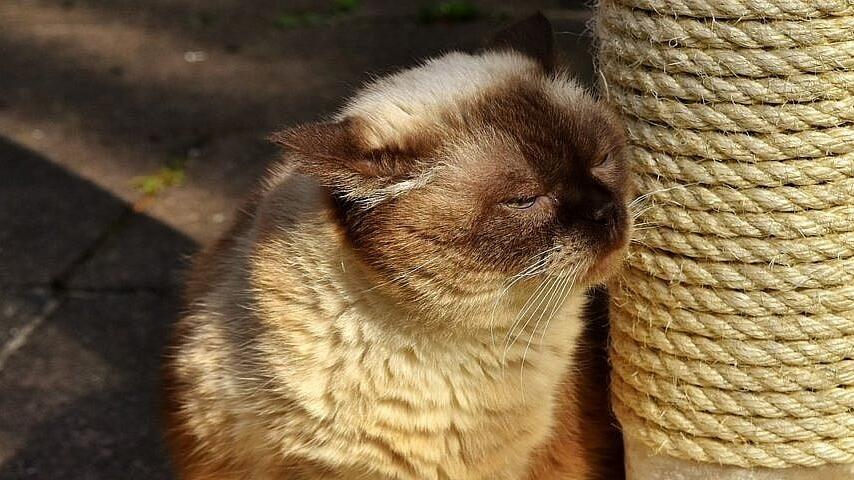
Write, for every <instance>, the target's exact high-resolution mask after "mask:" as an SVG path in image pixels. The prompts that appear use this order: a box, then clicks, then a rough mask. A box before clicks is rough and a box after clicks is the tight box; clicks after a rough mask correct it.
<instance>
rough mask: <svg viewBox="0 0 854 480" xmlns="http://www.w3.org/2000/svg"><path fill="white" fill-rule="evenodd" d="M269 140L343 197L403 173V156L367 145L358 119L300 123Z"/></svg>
mask: <svg viewBox="0 0 854 480" xmlns="http://www.w3.org/2000/svg"><path fill="white" fill-rule="evenodd" d="M270 139H271V140H272V141H273V142H274V143H276V144H278V145H280V146H282V147H283V148H284V149H285V151H286V152H288V153H290V154H291V155H290V156H289V160H290V161H293V162H295V163H296V168H297V170H298V171H300V172H301V173H304V174H306V175H309V176H311V177H314V178H315V179H316V180H317V181H318V183H320V184H321V185H323V186H325V187H329V188H331V189H332V190H334V191H336V192H337V193H340V194H343V195H345V196H359V195H360V194H370V192H371V191H373V190H375V189H378V188H382V187H383V186H384V185H387V184H388V183H390V182H393V181H395V180H396V179H398V178H400V177H403V176H405V175H406V168H405V165H404V164H405V162H404V161H403V159H401V158H399V157H398V156H396V155H393V154H391V153H390V152H386V151H377V150H375V149H371V148H369V147H368V145H367V143H366V142H365V140H364V128H363V127H362V123H361V122H360V121H359V120H358V119H354V118H347V119H344V120H340V121H335V122H318V123H309V124H305V125H300V126H298V127H294V128H290V129H287V130H283V131H281V132H278V133H275V134H273V135H272V136H271V137H270Z"/></svg>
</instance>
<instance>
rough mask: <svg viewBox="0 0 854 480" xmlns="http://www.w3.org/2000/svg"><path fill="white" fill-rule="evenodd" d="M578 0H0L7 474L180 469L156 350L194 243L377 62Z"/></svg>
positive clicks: (573, 43)
mask: <svg viewBox="0 0 854 480" xmlns="http://www.w3.org/2000/svg"><path fill="white" fill-rule="evenodd" d="M537 10H541V11H543V12H544V13H545V14H546V16H548V17H549V18H550V19H551V20H552V23H553V24H554V26H555V30H556V32H557V43H558V45H559V47H560V48H559V51H560V54H561V55H562V57H564V59H565V64H566V66H567V67H568V69H569V70H570V71H571V72H574V73H575V74H577V75H578V76H579V77H580V78H581V79H582V80H583V81H584V82H585V83H587V84H590V81H591V76H592V66H591V59H590V34H589V32H588V30H587V28H586V22H587V21H588V19H589V18H590V14H591V10H590V8H589V7H588V6H585V4H584V2H583V1H567V0H564V1H559V0H552V1H546V0H535V1H526V2H501V1H493V0H482V1H433V2H431V1H394V0H328V1H326V0H323V1H322V0H317V1H284V0H254V1H248V0H0V479H3V480H7V479H24V478H27V479H149V480H151V479H168V478H171V476H170V475H169V471H168V462H167V459H166V456H165V453H164V450H163V446H162V444H161V441H160V431H159V425H158V418H157V405H156V404H157V381H158V380H157V377H158V364H159V356H160V354H161V352H162V347H163V344H164V342H165V338H166V335H167V332H168V328H169V324H170V323H171V321H172V320H173V319H174V318H175V317H176V315H177V314H178V313H179V312H180V302H179V297H180V279H181V272H182V269H183V268H184V267H185V266H186V264H187V259H188V257H189V256H190V255H191V254H192V253H193V252H194V251H195V250H196V249H197V248H198V246H199V245H201V244H204V243H205V242H209V241H211V240H212V239H214V238H215V237H216V236H217V235H218V234H220V233H221V232H222V231H223V230H224V229H225V228H226V227H227V226H228V224H229V223H230V221H231V219H232V217H233V214H234V212H235V209H236V208H237V207H238V206H239V205H240V203H241V199H242V197H243V196H244V195H245V194H246V193H247V192H248V191H249V190H250V189H252V188H253V186H254V185H255V183H256V181H257V179H258V177H259V176H260V175H262V174H263V172H264V170H265V166H266V165H267V164H268V162H269V161H270V160H271V159H273V158H275V156H276V151H275V149H274V148H273V147H272V146H271V145H269V144H268V143H267V142H266V141H265V140H264V138H265V137H266V135H267V134H268V133H270V132H271V131H273V130H275V129H277V128H281V127H284V126H289V125H295V124H298V123H301V122H305V121H309V120H317V119H319V118H322V116H323V115H324V114H327V115H328V114H329V113H331V112H332V111H333V110H334V109H335V108H337V107H338V106H339V105H340V104H341V103H342V100H343V99H344V98H345V97H346V96H347V95H349V94H350V93H351V92H352V91H353V90H354V89H355V88H357V87H358V86H359V85H360V84H362V83H363V82H364V81H366V80H368V79H370V78H371V77H372V76H375V75H378V74H382V73H384V72H389V71H393V70H395V69H398V68H401V67H405V66H408V65H412V64H413V63H415V62H416V61H417V60H419V59H421V58H423V57H425V56H431V55H436V54H439V53H441V52H445V51H448V50H453V49H460V50H473V49H475V48H477V47H478V46H479V45H481V44H482V43H483V42H484V41H485V40H486V39H488V38H489V36H490V35H491V34H493V33H494V32H496V31H497V30H499V29H500V28H501V26H502V25H504V24H507V23H510V22H512V21H514V20H520V19H522V18H524V17H525V16H527V15H530V14H531V13H533V12H535V11H537Z"/></svg>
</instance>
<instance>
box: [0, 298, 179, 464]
mask: <svg viewBox="0 0 854 480" xmlns="http://www.w3.org/2000/svg"><path fill="white" fill-rule="evenodd" d="M4 303H5V302H4ZM176 311H177V307H176V302H175V300H174V298H173V297H171V296H168V295H153V294H148V293H132V294H104V293H98V294H89V295H72V296H70V297H68V298H67V299H66V300H65V302H64V303H63V304H62V305H60V306H59V307H58V308H57V310H56V311H55V312H54V313H53V315H51V316H50V317H49V318H48V319H47V320H46V321H45V322H44V323H43V324H42V325H41V327H40V328H39V329H38V330H37V331H36V333H35V334H34V335H32V336H31V338H30V339H29V341H28V342H27V344H26V345H25V346H23V347H22V348H21V349H19V350H18V351H17V352H16V354H15V355H13V356H12V357H11V358H9V360H8V361H7V362H6V364H5V366H4V368H3V369H2V370H0V392H3V393H2V395H0V478H3V479H9V480H11V479H75V480H82V479H93V480H95V479H99V480H100V479H105V480H106V479H148V480H154V479H166V478H170V477H169V475H168V465H167V462H166V460H165V458H166V456H165V454H164V450H163V446H162V443H161V435H160V431H159V425H158V418H157V407H156V405H157V397H158V393H157V391H158V390H157V382H158V378H157V377H158V375H157V371H158V365H159V358H160V355H161V352H162V346H163V344H164V339H165V337H166V335H167V333H166V332H167V325H168V324H169V322H170V321H171V319H172V318H173V317H174V316H175V314H176Z"/></svg>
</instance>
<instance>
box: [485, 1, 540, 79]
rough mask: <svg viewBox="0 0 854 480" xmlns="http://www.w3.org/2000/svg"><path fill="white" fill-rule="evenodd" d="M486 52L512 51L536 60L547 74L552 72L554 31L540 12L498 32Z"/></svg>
mask: <svg viewBox="0 0 854 480" xmlns="http://www.w3.org/2000/svg"><path fill="white" fill-rule="evenodd" d="M486 49H487V50H514V51H517V52H519V53H522V54H525V55H527V56H528V57H530V58H532V59H534V60H536V61H537V62H538V63H539V64H540V65H542V66H543V69H544V70H545V71H547V72H551V71H552V70H554V66H555V65H554V64H555V59H554V31H553V30H552V24H551V22H549V20H548V19H547V18H546V17H545V16H544V15H543V14H542V13H540V12H537V13H535V14H534V15H531V16H530V17H528V18H526V19H524V20H522V21H520V22H517V23H514V24H513V25H510V26H509V27H507V28H505V29H504V30H502V31H500V32H498V33H497V34H496V35H495V36H494V37H493V38H492V40H491V41H490V42H489V43H488V44H487V46H486Z"/></svg>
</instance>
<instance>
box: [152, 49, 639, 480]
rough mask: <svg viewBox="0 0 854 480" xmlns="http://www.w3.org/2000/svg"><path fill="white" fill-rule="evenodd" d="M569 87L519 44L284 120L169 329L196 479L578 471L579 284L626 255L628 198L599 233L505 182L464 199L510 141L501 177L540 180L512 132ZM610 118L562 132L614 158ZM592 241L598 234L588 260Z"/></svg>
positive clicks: (406, 75)
mask: <svg viewBox="0 0 854 480" xmlns="http://www.w3.org/2000/svg"><path fill="white" fill-rule="evenodd" d="M437 77H439V78H440V79H441V80H443V82H440V83H439V84H436V83H435V81H433V82H431V79H436V78H437ZM507 91H513V92H522V93H521V95H520V96H518V98H517V96H516V94H515V93H514V94H513V99H512V100H507V101H505V98H506V92H507ZM561 102H571V103H573V108H579V109H582V110H581V111H590V112H592V111H593V109H594V108H595V106H594V104H593V102H592V100H590V99H589V98H588V97H586V95H585V94H583V93H582V92H580V91H579V90H578V89H577V88H576V87H575V86H574V85H573V84H572V83H571V82H568V81H567V80H565V79H563V78H562V77H555V76H549V75H547V72H545V71H544V69H543V67H542V65H540V64H538V63H537V62H536V61H534V60H531V59H530V58H527V57H526V56H524V55H521V54H518V53H513V52H508V51H502V52H495V53H485V54H482V55H478V56H470V55H463V54H450V55H448V56H446V57H442V58H440V59H437V60H434V61H432V62H431V63H428V64H426V65H425V66H422V67H419V68H418V69H415V70H411V71H408V72H403V73H401V74H398V75H395V76H392V77H390V78H389V79H386V80H381V81H379V82H377V83H375V84H373V86H371V87H369V88H368V89H367V90H366V91H365V92H363V93H362V94H361V95H359V96H357V97H356V98H355V99H354V100H353V101H351V103H350V105H349V106H348V107H347V108H346V109H345V110H344V112H343V113H342V114H341V115H340V119H339V122H338V123H336V124H335V125H336V126H335V127H332V128H333V129H332V130H330V127H328V126H322V127H311V126H310V127H302V128H299V129H295V130H292V131H290V132H285V133H284V134H281V135H280V136H279V137H278V141H279V142H280V143H282V144H283V145H285V146H286V148H287V149H288V152H289V153H288V155H287V156H286V161H285V162H284V163H283V164H282V165H281V166H280V167H278V168H276V169H274V171H273V172H272V173H271V175H270V177H269V178H268V180H267V182H266V183H265V188H264V189H262V191H261V192H260V193H259V195H258V198H257V201H255V202H253V203H252V204H250V206H249V207H248V208H247V211H246V212H245V214H244V215H243V216H242V218H241V219H240V221H238V223H237V225H236V226H235V227H234V228H233V230H232V231H231V232H230V234H229V235H228V236H227V237H225V238H224V239H223V240H222V241H220V243H218V244H217V245H216V246H214V247H213V248H211V249H209V250H208V251H207V252H206V253H204V254H203V255H202V256H201V257H200V260H199V261H198V264H197V266H196V269H195V275H194V279H193V281H192V282H191V288H190V294H189V295H190V297H191V305H190V307H189V312H188V314H187V315H186V316H185V318H183V319H182V320H181V321H180V323H179V325H178V328H177V330H176V347H175V349H174V350H173V352H172V354H171V358H170V361H169V364H168V371H167V374H168V376H167V378H168V380H169V386H168V391H169V399H170V406H169V408H170V410H169V428H170V436H171V440H172V446H173V452H174V453H175V460H176V467H177V468H178V470H179V472H180V473H181V475H182V477H183V478H186V479H190V480H200V479H223V480H225V479H271V480H272V479H294V480H315V479H377V480H386V479H387V480H392V479H395V480H416V479H417V480H422V479H424V480H426V479H436V480H440V479H449V480H450V479H453V480H475V479H478V480H486V479H495V480H522V479H526V478H542V479H547V478H556V479H557V478H564V479H570V478H585V476H583V475H587V474H589V473H590V472H589V470H592V469H593V467H592V463H593V462H592V460H591V461H590V462H588V461H586V459H585V457H584V455H586V454H587V453H586V452H585V447H584V443H585V441H584V439H583V437H581V432H580V431H579V432H576V430H579V429H581V427H579V426H578V425H577V424H579V422H575V423H576V425H570V424H572V423H573V422H572V421H571V419H573V418H576V417H575V415H581V414H582V411H583V408H582V407H581V406H580V404H581V402H580V400H579V399H576V398H570V397H571V396H572V392H579V391H580V390H578V389H577V388H575V387H576V386H577V384H578V382H577V381H574V375H577V374H578V367H577V364H575V363H574V360H573V355H574V353H575V350H576V346H577V345H578V343H579V336H580V335H581V333H582V330H583V328H584V324H583V322H582V321H581V314H582V310H583V307H584V301H585V296H584V290H585V289H584V287H585V286H586V285H589V284H590V283H591V282H594V281H596V279H598V278H602V276H603V275H604V274H606V273H607V271H608V269H609V268H610V266H611V265H612V264H613V263H616V262H617V259H618V257H619V252H620V251H621V249H622V246H623V245H624V243H625V238H624V237H625V235H626V233H625V231H624V230H625V228H624V227H623V226H621V225H623V223H625V218H624V217H625V211H624V210H625V209H624V207H623V206H621V205H617V206H614V202H613V201H610V200H607V201H606V200H603V201H602V205H605V206H607V209H608V219H606V220H603V219H602V218H600V217H601V215H604V214H601V215H600V213H601V212H600V211H601V210H602V207H601V205H600V204H597V206H596V209H597V210H596V220H595V222H604V223H602V225H603V226H602V227H601V228H600V227H599V226H597V225H598V224H596V225H593V224H591V225H592V226H590V225H587V226H584V227H583V228H590V229H593V230H590V231H591V232H592V233H589V234H587V233H585V234H584V235H591V236H593V237H595V238H600V237H601V238H602V240H601V243H602V246H600V245H592V244H590V241H587V240H584V241H583V242H582V240H583V239H581V240H580V238H581V237H580V236H579V235H581V234H580V233H578V232H577V231H575V230H573V232H575V233H572V232H570V233H567V235H569V236H568V237H567V238H569V240H566V239H563V240H561V242H559V244H555V241H554V240H553V239H552V238H551V234H549V235H546V233H544V232H545V230H544V229H545V228H546V226H545V225H547V224H548V225H552V226H549V227H548V228H550V229H551V228H556V227H554V225H557V223H555V222H557V220H554V221H552V220H548V219H549V218H552V217H551V216H555V218H557V216H558V215H560V214H559V213H558V210H556V209H557V208H558V205H560V204H561V202H559V201H558V200H557V198H558V194H554V196H550V195H552V194H549V195H548V196H547V195H545V194H540V195H539V196H538V194H536V193H532V194H531V195H532V197H531V198H532V199H533V200H528V197H525V196H523V198H522V199H521V200H517V199H516V197H513V196H511V197H510V198H511V200H510V201H509V202H506V203H501V204H500V205H504V206H500V207H492V206H490V207H489V209H490V210H489V211H490V212H492V210H491V209H493V208H499V209H502V210H501V213H489V214H488V215H487V214H480V213H478V214H477V215H475V214H474V213H472V212H475V211H477V212H480V210H479V208H480V207H477V208H475V207H473V206H469V205H480V203H475V202H481V201H482V200H481V199H482V198H483V197H484V196H485V193H484V192H486V191H487V190H479V189H488V188H493V187H494V185H493V184H496V183H500V182H498V181H495V180H493V179H492V178H480V179H478V178H479V177H481V176H485V177H489V176H490V175H493V174H494V173H493V172H492V169H493V168H497V169H501V168H505V167H502V166H500V165H499V166H495V165H491V166H490V167H489V168H484V166H483V165H482V163H483V162H490V161H492V160H477V159H478V158H487V159H488V158H491V157H488V155H494V154H496V152H500V156H501V157H502V159H501V160H496V161H499V162H505V161H506V162H507V165H509V167H507V168H510V169H511V170H512V172H511V174H508V180H507V183H508V185H513V186H512V187H510V186H508V187H505V190H506V189H507V188H511V189H512V188H516V189H522V190H520V191H525V192H527V191H528V190H524V189H525V188H528V187H524V186H518V187H517V186H516V184H517V183H518V182H517V180H519V179H523V178H526V175H527V176H528V177H530V176H531V175H532V174H528V173H525V172H523V171H516V170H513V169H514V168H515V167H512V165H514V164H515V163H518V162H520V161H522V160H521V159H522V158H527V157H526V156H527V155H529V150H528V149H527V148H523V147H519V146H518V145H517V143H518V142H519V141H520V139H523V138H527V137H525V135H530V136H531V138H532V139H535V138H539V136H541V135H549V132H548V131H545V132H544V131H543V128H541V126H540V125H537V123H543V119H542V118H539V115H540V113H538V112H540V111H543V112H547V113H548V115H546V117H543V118H553V119H558V122H557V123H560V122H561V121H562V120H560V119H559V117H560V116H561V115H563V113H561V111H560V110H559V107H554V105H560V104H561ZM449 106H450V107H449ZM585 109H587V110H585ZM529 110H530V111H529ZM514 112H515V113H514ZM526 112H527V113H526ZM516 113H519V114H520V115H521V117H520V118H514V116H516ZM528 114H530V115H533V117H530V116H529V115H528ZM543 115H545V114H543ZM560 118H562V117H560ZM351 119H357V120H351ZM503 121H507V122H511V123H512V122H517V123H518V122H533V123H534V125H529V126H527V127H526V126H519V125H517V126H516V127H513V126H508V127H507V128H508V129H509V128H517V129H518V130H519V131H522V132H527V133H523V134H519V135H520V136H518V137H517V136H516V134H515V133H513V132H512V131H510V130H508V131H506V132H505V131H503V130H502V128H500V125H499V124H500V122H503ZM608 121H610V120H608V119H607V118H606V119H604V120H602V119H597V120H596V121H594V122H593V123H592V124H591V125H590V126H589V129H590V130H589V131H588V130H586V129H587V128H588V127H587V126H585V125H581V124H578V125H574V124H565V125H564V124H561V125H558V126H554V125H552V127H554V128H575V129H579V131H578V132H577V133H578V135H579V138H581V137H582V136H588V135H587V134H591V135H593V134H596V133H601V134H602V135H603V137H602V138H600V139H595V138H588V139H583V140H579V139H572V140H571V141H572V142H574V143H573V148H582V149H587V150H588V151H589V152H598V153H596V155H600V154H601V152H606V153H607V152H611V150H609V149H611V148H612V147H613V146H612V145H611V144H613V143H616V142H618V141H619V135H618V134H617V133H614V132H612V131H611V130H610V129H612V127H611V126H610V124H608V123H607V122H608ZM602 122H604V123H602ZM545 123H549V122H545ZM461 125H464V126H465V127H464V128H463V130H465V131H466V132H467V133H466V134H450V133H449V132H451V131H452V130H453V129H455V128H460V126H461ZM567 125H569V127H567ZM572 125H574V126H572ZM535 127H536V128H535ZM597 128H600V129H606V130H607V131H603V132H599V131H597V130H596V129H597ZM468 129H471V131H469V130H468ZM546 130H548V128H546ZM582 134H584V135H582ZM449 135H450V139H449ZM552 135H553V134H552ZM594 136H595V135H594ZM354 139H355V140H354ZM532 141H533V140H532ZM579 142H582V143H584V142H586V146H582V147H578V144H579ZM597 142H600V143H601V144H600V143H597ZM558 143H559V144H560V145H562V146H561V147H560V148H566V146H565V145H564V143H566V142H563V141H561V142H558ZM556 148H557V147H556ZM364 152H370V155H366V154H364ZM378 152H379V153H378ZM590 154H591V155H593V153H590ZM603 155H604V154H603ZM344 157H346V158H344ZM352 158H358V161H353V162H351V160H350V159H352ZM428 159H429V160H430V161H428ZM435 159H440V161H435ZM328 162H332V163H328ZM339 162H340V163H339ZM341 165H346V168H345V167H342V166H341ZM585 168H587V167H585ZM592 168H595V166H594V167H592ZM609 168H611V167H609ZM621 168H622V167H619V168H618V167H614V168H612V170H613V171H611V172H610V173H608V172H606V175H605V176H608V175H611V176H616V175H622V173H621V171H620V169H621ZM541 170H542V169H540V170H537V171H541ZM547 170H548V169H547ZM461 172H462V173H461ZM461 181H463V182H473V183H471V184H465V185H460V183H459V182H461ZM519 182H521V183H520V185H521V184H523V183H525V182H524V181H521V180H519ZM601 182H603V184H604V183H605V182H606V180H601ZM530 183H531V182H529V183H528V184H530ZM534 183H537V184H542V183H543V182H534ZM496 188H497V187H496ZM537 188H540V187H537ZM555 188H557V189H558V190H559V191H564V190H563V189H564V187H555ZM609 188H610V187H609ZM614 188H616V190H615V191H617V194H615V198H617V200H619V202H622V200H623V199H624V198H623V197H624V196H625V192H623V190H622V185H620V186H617V187H614ZM465 192H468V193H469V194H471V195H477V200H471V201H469V200H466V199H465V195H466V193H465ZM449 194H450V195H451V197H452V198H451V199H450V200H448V198H447V196H448V195H449ZM566 195H569V194H568V193H567V194H566ZM602 195H604V194H602ZM454 196H456V198H454ZM517 197H518V195H517ZM563 198H564V197H561V199H563ZM566 198H569V196H567V197H566ZM603 198H604V197H603ZM608 198H610V197H608ZM552 200H553V201H554V204H553V205H552V203H550V202H551V201H552ZM467 202H468V203H467ZM490 205H491V204H490ZM536 209H539V210H536ZM505 210H506V211H505ZM612 210H613V211H612ZM618 210H619V212H618ZM520 212H524V213H520ZM518 215H525V216H526V217H524V218H521V217H518ZM611 216H613V220H612V219H611ZM618 218H619V219H620V220H617V219H618ZM585 221H588V220H585ZM590 221H591V222H593V223H595V222H594V221H593V220H590ZM514 222H522V223H514ZM618 224H619V225H618ZM442 225H447V228H443V227H442ZM585 225H586V224H585ZM618 227H619V228H618ZM573 228H581V227H573ZM466 229H471V232H468V231H467V230H466ZM476 229H483V230H482V231H481V230H477V232H478V233H475V230H476ZM594 230H595V231H594ZM600 230H601V232H600ZM618 230H619V231H618ZM562 231H563V230H562ZM496 232H499V233H500V232H503V233H500V235H499V233H496ZM549 232H551V230H549ZM585 232H586V230H585ZM615 232H616V233H615ZM602 235H604V237H603V236H602ZM517 237H521V239H520V238H517ZM535 237H536V238H539V237H542V239H541V242H542V243H540V244H537V245H532V246H530V247H528V246H526V247H524V248H530V250H528V251H518V250H522V249H523V247H520V246H519V244H518V242H520V241H527V240H525V238H535ZM585 238H586V237H585ZM532 241H533V240H532ZM566 242H569V243H566ZM572 242H575V243H572ZM578 242H582V243H583V244H584V245H588V244H590V245H591V246H590V247H584V251H583V252H581V251H579V252H575V253H577V254H578V255H575V254H574V253H573V252H572V251H570V250H571V249H570V248H569V247H568V245H570V244H571V245H581V244H579V243H578ZM594 243H595V242H594ZM488 245H491V247H490V248H486V249H485V250H484V251H480V250H479V249H483V248H485V247H486V246H488ZM555 245H557V246H555ZM544 247H550V248H544ZM600 247H601V248H600ZM574 248H578V249H579V250H581V249H582V247H580V246H577V247H574ZM588 248H592V249H593V250H590V251H588ZM502 249H507V250H506V253H502ZM561 249H563V250H561ZM517 251H518V252H517ZM555 251H559V252H563V253H566V252H569V253H566V258H573V261H572V263H570V262H569V260H567V259H566V258H563V257H561V258H558V257H557V256H556V255H550V252H555ZM591 252H593V253H591ZM517 253H518V255H517ZM516 257H518V258H516ZM564 261H566V262H567V263H566V265H565V266H564V267H561V265H562V264H561V262H564ZM532 266H533V267H534V268H533V269H531V268H530V267H532ZM509 272H512V274H509ZM519 273H523V275H518V274H519ZM513 274H516V275H515V276H514V275H513ZM540 275H543V276H540ZM508 279H512V280H517V281H516V282H515V283H513V284H512V285H510V284H509V283H508ZM531 299H533V300H534V302H533V303H532V302H531V301H530V300H531ZM537 301H539V304H537ZM602 388H604V385H603V386H602ZM567 418H569V419H570V421H566V419H567ZM594 443H595V442H594ZM613 461H614V462H621V459H613Z"/></svg>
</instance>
